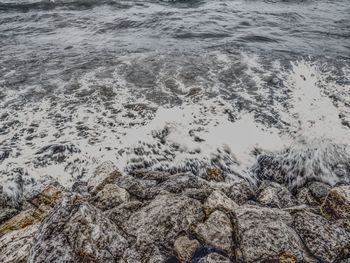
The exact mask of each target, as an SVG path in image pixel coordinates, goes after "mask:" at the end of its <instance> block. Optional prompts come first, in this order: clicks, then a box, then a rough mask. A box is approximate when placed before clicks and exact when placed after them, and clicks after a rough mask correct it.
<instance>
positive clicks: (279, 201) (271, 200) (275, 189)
mask: <svg viewBox="0 0 350 263" xmlns="http://www.w3.org/2000/svg"><path fill="white" fill-rule="evenodd" d="M258 191H259V194H258V196H257V201H258V202H259V203H260V204H262V205H264V206H269V207H277V208H284V207H289V206H293V205H295V204H296V201H295V200H294V199H293V196H292V194H291V193H290V192H289V190H288V189H287V188H286V187H285V186H283V185H280V184H278V183H274V182H266V181H265V182H263V183H262V184H261V185H260V187H259V190H258Z"/></svg>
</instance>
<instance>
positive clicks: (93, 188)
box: [87, 161, 121, 194]
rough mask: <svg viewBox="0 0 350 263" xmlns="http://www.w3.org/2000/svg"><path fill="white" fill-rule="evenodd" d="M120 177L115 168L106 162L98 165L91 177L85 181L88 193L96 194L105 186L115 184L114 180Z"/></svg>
mask: <svg viewBox="0 0 350 263" xmlns="http://www.w3.org/2000/svg"><path fill="white" fill-rule="evenodd" d="M120 176H121V173H120V172H119V171H118V170H117V168H116V166H115V165H114V164H113V163H112V162H110V161H108V162H103V163H102V164H101V165H99V166H98V167H97V168H96V169H95V171H94V173H93V175H92V176H91V177H90V178H89V180H88V181H87V187H88V190H89V192H90V193H93V194H95V193H97V192H98V191H100V190H102V189H103V187H104V186H105V185H106V184H112V183H115V181H116V179H117V178H118V177H120Z"/></svg>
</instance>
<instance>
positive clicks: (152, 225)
mask: <svg viewBox="0 0 350 263" xmlns="http://www.w3.org/2000/svg"><path fill="white" fill-rule="evenodd" d="M203 218H204V213H203V209H202V205H201V203H200V202H199V201H198V200H194V199H191V198H188V197H186V196H181V195H175V194H164V195H159V196H157V197H156V198H155V199H154V200H152V201H151V202H150V203H149V204H148V205H146V206H144V207H142V208H141V209H140V210H139V211H137V212H136V213H134V214H133V215H132V216H131V217H130V218H129V220H128V222H127V223H126V226H127V227H126V232H127V233H128V234H129V235H132V236H135V237H136V246H137V249H138V250H139V251H144V250H149V249H150V248H151V247H153V246H157V245H160V244H161V245H162V247H164V248H166V249H169V250H172V248H173V244H174V242H175V239H176V237H177V236H179V234H180V233H188V232H189V231H190V229H191V227H193V225H195V224H197V222H199V221H202V220H203Z"/></svg>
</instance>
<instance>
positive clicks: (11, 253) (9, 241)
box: [0, 225, 39, 263]
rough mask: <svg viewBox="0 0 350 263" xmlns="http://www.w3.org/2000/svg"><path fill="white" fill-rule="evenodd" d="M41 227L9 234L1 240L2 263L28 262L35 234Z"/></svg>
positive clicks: (0, 254) (28, 228) (0, 253)
mask: <svg viewBox="0 0 350 263" xmlns="http://www.w3.org/2000/svg"><path fill="white" fill-rule="evenodd" d="M38 227H39V225H30V226H27V227H25V228H22V229H19V230H15V231H12V232H9V233H7V234H5V235H4V236H2V237H1V238H0V262H2V263H10V262H27V258H28V256H29V252H30V249H31V246H32V243H33V238H34V234H35V233H36V231H37V230H38Z"/></svg>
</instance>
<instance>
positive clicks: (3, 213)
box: [0, 208, 19, 225]
mask: <svg viewBox="0 0 350 263" xmlns="http://www.w3.org/2000/svg"><path fill="white" fill-rule="evenodd" d="M18 213H19V211H18V210H17V209H15V208H0V225H1V224H2V223H4V222H5V221H6V220H8V219H10V218H11V217H13V216H15V215H16V214H18Z"/></svg>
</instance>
